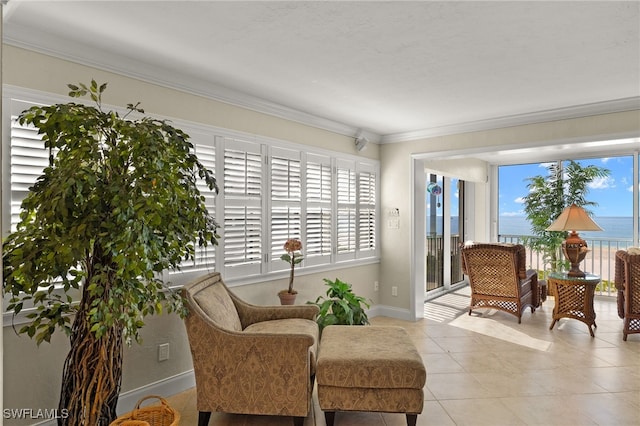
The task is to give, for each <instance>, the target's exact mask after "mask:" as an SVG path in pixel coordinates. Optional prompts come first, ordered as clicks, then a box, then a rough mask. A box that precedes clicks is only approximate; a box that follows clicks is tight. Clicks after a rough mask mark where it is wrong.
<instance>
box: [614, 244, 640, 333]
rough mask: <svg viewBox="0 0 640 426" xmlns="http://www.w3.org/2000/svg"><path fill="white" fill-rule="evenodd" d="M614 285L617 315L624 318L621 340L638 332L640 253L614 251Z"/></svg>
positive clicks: (639, 315)
mask: <svg viewBox="0 0 640 426" xmlns="http://www.w3.org/2000/svg"><path fill="white" fill-rule="evenodd" d="M615 285H616V288H617V289H618V316H620V318H622V319H624V328H623V330H622V340H624V341H626V340H627V335H628V334H632V333H640V254H631V253H629V252H627V251H625V250H618V251H617V252H616V274H615Z"/></svg>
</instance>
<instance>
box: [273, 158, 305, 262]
mask: <svg viewBox="0 0 640 426" xmlns="http://www.w3.org/2000/svg"><path fill="white" fill-rule="evenodd" d="M270 165H271V168H270V182H271V229H270V236H271V261H272V268H273V269H274V270H280V269H287V268H288V267H287V264H286V263H285V262H283V261H282V260H280V256H282V254H284V249H283V246H284V243H285V242H286V241H287V240H288V239H290V238H298V239H302V213H301V209H302V207H301V201H302V176H301V161H300V151H293V150H288V149H282V148H272V151H271V160H270ZM304 249H305V247H304V244H303V252H305V250H304ZM300 266H301V265H298V267H300Z"/></svg>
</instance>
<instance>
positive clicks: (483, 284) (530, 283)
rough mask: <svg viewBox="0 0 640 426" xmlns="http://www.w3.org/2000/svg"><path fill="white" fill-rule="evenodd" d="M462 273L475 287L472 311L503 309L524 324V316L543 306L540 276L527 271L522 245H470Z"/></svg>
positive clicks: (463, 257)
mask: <svg viewBox="0 0 640 426" xmlns="http://www.w3.org/2000/svg"><path fill="white" fill-rule="evenodd" d="M462 270H463V272H464V273H465V274H466V275H467V276H468V278H469V284H470V286H471V302H470V304H469V315H471V311H472V310H474V309H479V308H492V309H499V310H502V311H505V312H508V313H510V314H513V315H515V316H516V317H517V318H518V323H520V322H521V321H522V312H523V311H524V310H525V309H526V308H527V307H530V308H531V312H535V310H536V308H537V307H538V306H539V305H540V292H539V290H538V275H537V272H536V271H535V270H532V269H531V270H527V269H526V251H525V248H524V246H523V245H521V244H499V243H467V244H465V245H464V246H463V248H462Z"/></svg>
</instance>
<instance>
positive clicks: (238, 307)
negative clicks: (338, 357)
mask: <svg viewBox="0 0 640 426" xmlns="http://www.w3.org/2000/svg"><path fill="white" fill-rule="evenodd" d="M183 295H184V297H185V298H186V301H187V307H188V308H189V314H188V315H187V317H186V319H185V324H186V327H187V335H188V338H189V346H190V348H191V355H192V358H193V367H194V373H195V378H196V397H197V403H196V405H197V407H198V411H199V412H200V413H199V418H198V426H206V425H207V424H208V423H209V420H210V417H211V412H213V411H218V412H224V413H236V414H256V415H276V416H293V421H294V424H295V425H300V426H302V424H303V423H304V419H305V417H306V416H307V415H308V413H309V410H310V409H311V393H312V390H313V386H314V378H315V369H316V354H317V353H318V352H317V348H318V341H319V330H318V324H317V323H316V322H315V318H316V316H317V314H318V311H319V309H318V307H317V306H315V305H293V306H256V305H250V304H248V303H245V302H243V301H242V300H241V299H239V298H238V297H236V296H235V295H234V294H233V293H232V292H231V291H229V289H228V288H227V286H226V285H225V284H224V282H223V281H222V279H221V278H220V274H219V273H213V274H210V275H206V276H204V277H202V278H200V279H198V280H196V281H194V282H192V283H190V284H187V285H186V286H185V287H184V290H183Z"/></svg>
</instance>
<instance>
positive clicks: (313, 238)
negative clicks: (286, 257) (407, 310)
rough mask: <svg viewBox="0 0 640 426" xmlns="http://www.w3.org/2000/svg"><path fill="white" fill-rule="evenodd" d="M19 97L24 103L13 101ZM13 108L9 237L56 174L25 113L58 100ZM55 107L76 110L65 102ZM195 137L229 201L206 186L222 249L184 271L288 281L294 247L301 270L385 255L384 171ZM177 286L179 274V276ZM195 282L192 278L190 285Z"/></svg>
mask: <svg viewBox="0 0 640 426" xmlns="http://www.w3.org/2000/svg"><path fill="white" fill-rule="evenodd" d="M13 96H15V94H14V95H13ZM16 98H20V99H26V101H23V100H20V101H18V100H16V99H8V98H7V100H8V102H6V103H5V105H6V106H5V109H4V110H5V111H7V112H8V113H7V114H6V115H5V117H3V124H4V126H6V127H9V128H10V129H11V131H10V133H9V135H8V136H7V135H6V134H5V137H7V139H5V142H4V143H3V158H4V162H3V167H2V186H3V191H2V194H3V198H2V203H3V207H4V208H3V210H2V211H3V216H2V221H3V229H4V231H5V232H7V233H8V232H9V231H10V230H15V227H16V224H17V223H18V221H19V216H20V205H21V202H22V200H23V199H24V197H25V196H26V195H27V193H28V190H29V187H30V186H31V185H33V184H34V183H35V181H36V179H37V178H38V176H40V174H41V173H42V171H43V169H44V168H45V167H46V166H47V165H48V161H49V151H48V150H47V149H45V148H44V144H43V143H42V140H41V138H40V136H39V135H38V133H37V129H35V128H33V127H27V126H21V125H20V124H19V123H18V122H17V116H18V115H19V113H20V112H21V111H23V110H25V109H27V108H29V107H30V106H32V105H35V104H36V103H39V104H46V103H48V102H51V103H53V102H52V100H53V99H54V98H47V97H46V95H44V96H43V97H42V98H40V97H39V96H36V95H34V96H33V99H32V96H31V94H27V95H23V94H19V95H18V96H16ZM55 102H66V100H64V99H62V100H59V99H56V100H55ZM178 126H179V127H181V128H182V129H183V130H184V131H185V132H186V133H187V134H189V135H190V136H191V141H192V143H193V144H194V151H195V153H196V155H197V156H198V159H199V160H200V161H201V162H202V163H203V164H204V165H205V167H207V168H208V169H210V170H211V171H213V172H214V174H215V176H216V180H217V182H218V186H219V188H220V193H219V194H215V193H214V191H211V190H209V188H207V187H206V185H205V184H204V182H202V183H201V184H200V185H199V189H200V191H201V194H202V195H203V196H204V197H205V204H206V206H207V209H208V210H209V212H210V213H211V214H213V215H214V217H216V218H217V222H218V224H219V225H220V229H219V232H218V233H219V234H220V240H219V245H218V246H208V247H206V248H205V247H202V248H201V247H199V246H197V244H196V245H195V258H194V259H189V260H188V261H185V262H183V264H182V265H181V271H182V272H185V273H190V272H194V271H196V272H197V271H202V270H207V271H212V270H217V271H219V272H221V273H222V274H223V275H224V276H225V278H227V279H232V278H244V277H249V276H260V275H264V274H266V273H270V272H273V273H279V274H282V273H283V272H284V270H285V269H287V265H286V263H285V262H282V261H281V260H280V256H281V255H282V253H283V249H282V246H283V245H284V242H285V241H286V240H287V239H288V238H300V239H301V240H302V243H303V247H304V248H303V254H304V262H303V263H302V264H301V265H299V266H298V268H301V269H304V268H306V267H316V266H322V265H330V264H333V263H335V262H345V261H353V260H358V259H371V258H375V257H376V256H377V255H378V248H377V232H378V226H377V220H378V207H377V206H376V202H377V193H378V179H379V169H378V162H377V161H373V160H365V159H360V158H357V157H351V156H347V155H344V154H333V153H331V152H328V151H325V150H321V149H314V148H310V147H308V146H302V145H300V146H297V145H295V144H292V143H279V142H278V141H274V140H271V139H269V140H267V139H266V138H265V139H263V138H260V137H256V136H252V137H245V136H244V135H242V134H240V133H238V132H232V131H226V130H223V129H217V128H213V127H207V126H192V125H191V124H189V123H186V124H185V123H182V124H178ZM171 273H172V276H173V278H172V280H174V281H175V280H176V279H178V278H177V274H179V273H181V272H179V271H172V272H171ZM185 277H186V275H185Z"/></svg>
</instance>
